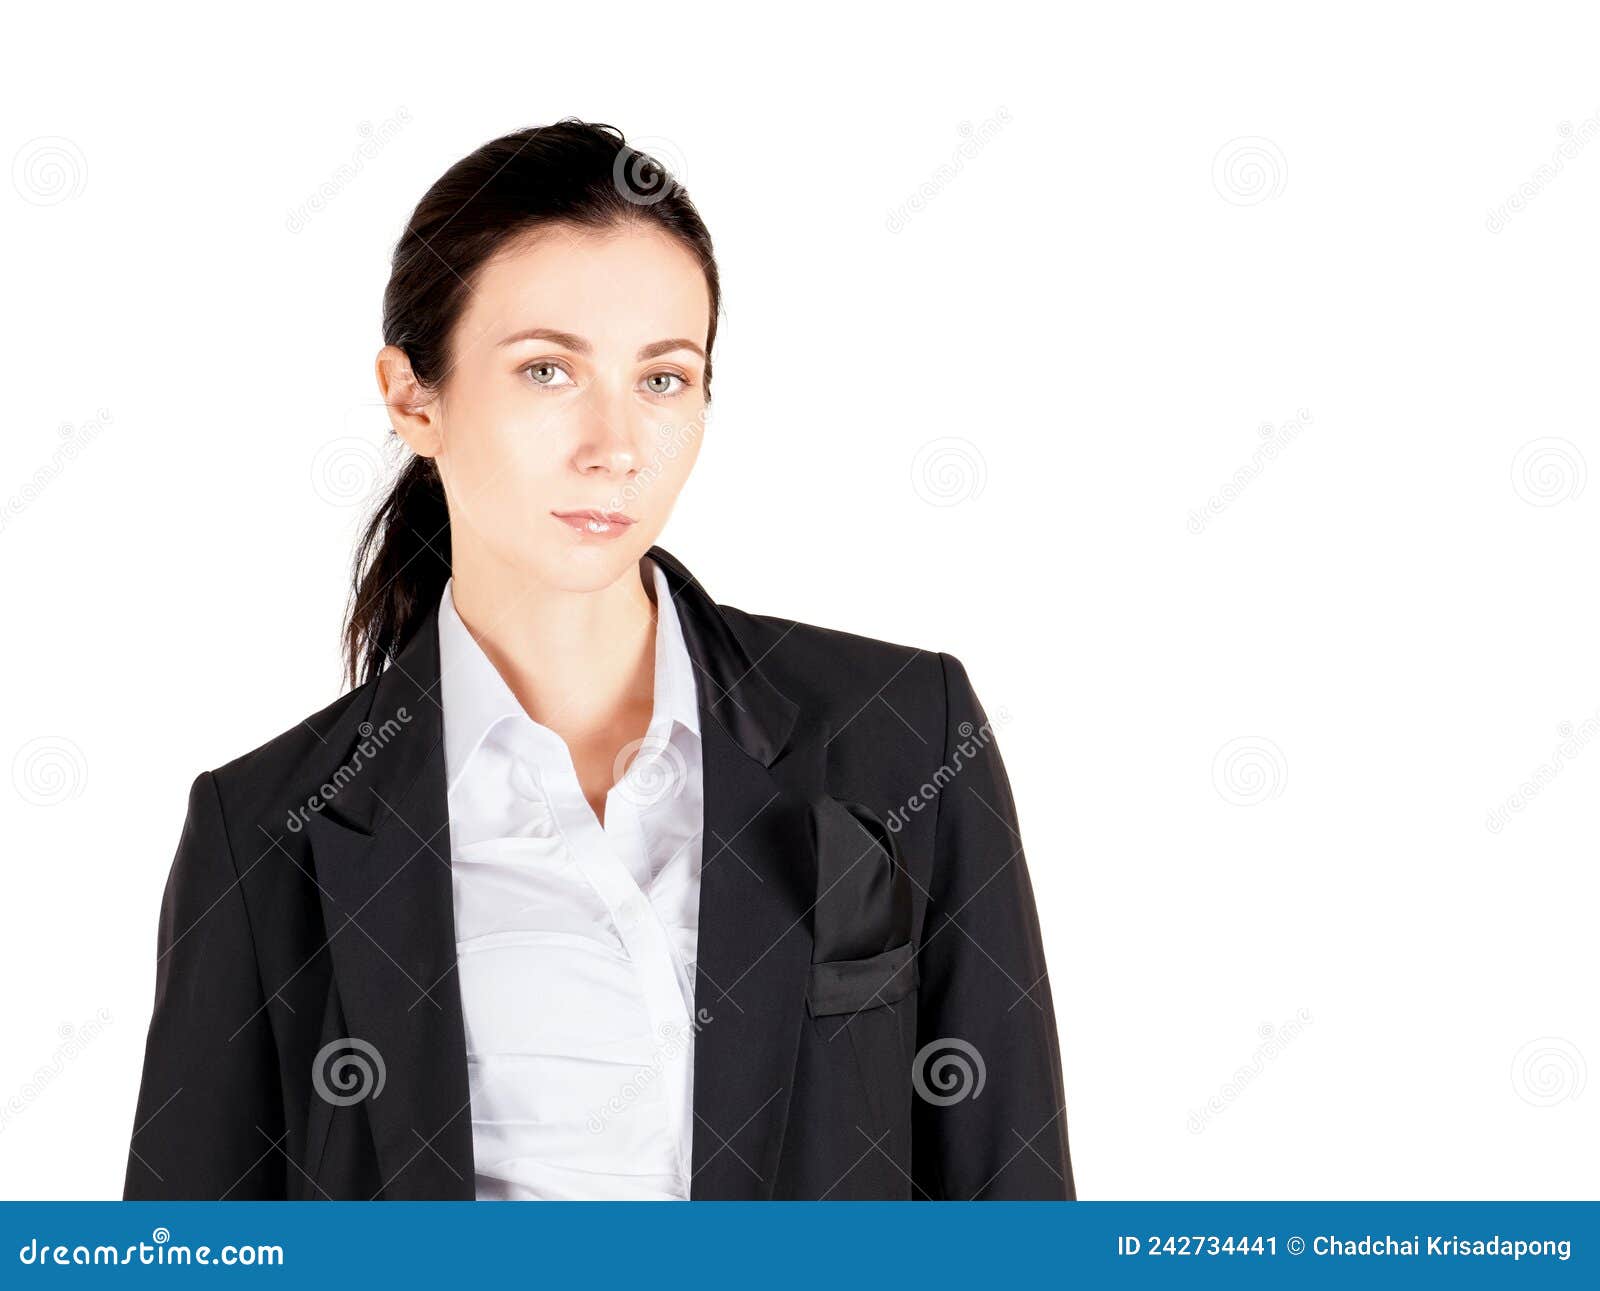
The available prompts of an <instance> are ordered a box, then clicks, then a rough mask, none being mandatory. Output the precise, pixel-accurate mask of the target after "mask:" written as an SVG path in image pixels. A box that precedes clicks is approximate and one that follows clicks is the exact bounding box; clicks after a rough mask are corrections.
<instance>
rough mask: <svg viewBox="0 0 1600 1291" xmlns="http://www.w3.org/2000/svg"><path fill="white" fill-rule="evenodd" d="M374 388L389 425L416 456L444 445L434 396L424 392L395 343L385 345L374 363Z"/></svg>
mask: <svg viewBox="0 0 1600 1291" xmlns="http://www.w3.org/2000/svg"><path fill="white" fill-rule="evenodd" d="M376 368H377V374H378V391H379V393H381V394H382V395H383V402H384V403H385V405H387V407H388V409H389V424H390V425H391V426H393V427H394V432H395V434H397V435H399V436H400V438H401V439H403V440H405V441H406V443H407V444H408V445H409V446H410V448H411V451H412V452H413V453H415V454H416V455H417V456H418V457H437V456H438V455H439V452H440V450H441V449H443V447H444V437H443V436H442V435H441V434H440V430H439V418H438V398H437V396H435V395H431V394H428V393H427V392H426V391H424V390H423V389H422V386H421V384H420V383H419V382H418V381H417V378H416V375H415V373H413V372H412V371H411V360H410V358H408V357H407V355H406V352H405V351H404V350H402V349H401V348H400V347H399V346H398V345H385V346H384V347H383V348H382V349H381V350H379V351H378V358H377V363H376Z"/></svg>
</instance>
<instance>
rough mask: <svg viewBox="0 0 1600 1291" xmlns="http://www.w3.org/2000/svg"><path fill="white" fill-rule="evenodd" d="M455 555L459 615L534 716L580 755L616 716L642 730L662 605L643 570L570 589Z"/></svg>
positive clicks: (454, 580) (612, 727) (615, 724)
mask: <svg viewBox="0 0 1600 1291" xmlns="http://www.w3.org/2000/svg"><path fill="white" fill-rule="evenodd" d="M452 563H453V566H454V568H453V570H452V582H451V588H450V594H451V598H452V600H453V601H454V602H455V607H456V612H457V613H458V614H459V615H460V616H461V621H462V622H463V623H465V624H466V626H467V630H468V631H469V632H471V633H472V636H473V638H474V639H475V640H476V641H477V643H478V645H479V646H480V647H481V648H482V650H483V652H484V654H486V655H487V656H488V657H489V660H490V662H492V663H493V664H494V666H495V668H496V670H497V671H498V672H499V673H500V676H501V677H502V678H504V679H505V682H506V685H507V686H508V687H510V689H511V692H512V693H513V694H514V695H515V696H516V697H517V700H518V701H519V702H520V703H521V705H522V707H523V709H524V710H525V711H526V712H527V714H528V716H530V717H531V718H533V720H534V721H536V722H538V723H540V724H541V725H543V726H547V727H549V728H550V729H551V730H553V731H555V732H556V733H557V734H558V735H560V736H561V737H562V738H563V739H565V740H566V742H567V744H568V746H569V747H570V748H572V749H573V751H574V757H575V760H576V755H577V748H578V746H580V745H582V744H583V743H585V742H587V741H592V740H594V739H595V738H597V737H599V736H601V735H602V734H603V733H605V732H609V731H614V730H615V729H616V728H617V727H618V726H619V724H620V725H622V726H624V727H631V726H633V725H637V726H639V727H640V730H641V733H642V731H643V728H644V727H646V726H648V724H649V720H650V713H651V708H652V702H653V698H654V690H655V604H654V600H653V598H652V596H651V595H650V594H649V593H648V592H647V590H646V585H645V582H644V579H643V572H644V571H643V569H641V568H640V567H638V566H635V567H632V568H630V570H629V572H628V573H626V574H624V575H623V576H622V577H621V578H619V579H617V580H616V582H614V583H612V584H611V585H610V586H608V587H602V588H599V589H597V590H594V591H568V590H566V589H565V588H560V587H554V586H551V585H549V584H547V583H541V582H537V581H534V580H533V579H531V578H529V577H528V576H527V575H526V574H525V573H522V572H520V571H510V570H507V569H505V568H504V567H503V566H500V567H491V566H487V565H485V564H483V563H480V562H476V561H473V560H471V559H470V558H468V559H466V560H462V559H456V560H453V562H452ZM641 713H642V715H643V717H642V721H640V720H638V717H639V714H641Z"/></svg>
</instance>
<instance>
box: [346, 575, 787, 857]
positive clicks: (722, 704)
mask: <svg viewBox="0 0 1600 1291" xmlns="http://www.w3.org/2000/svg"><path fill="white" fill-rule="evenodd" d="M645 555H646V557H648V558H649V559H650V560H653V561H654V562H655V563H656V565H657V566H658V568H659V569H660V571H661V573H662V574H663V575H664V576H665V579H666V583H667V586H668V588H669V591H670V594H671V597H672V604H673V605H674V606H675V607H676V608H677V610H678V624H679V628H680V630H681V632H682V636H683V643H684V645H685V647H687V650H688V654H689V658H690V661H691V662H692V664H693V666H694V673H695V679H696V683H697V688H698V690H699V692H700V693H699V707H700V708H701V710H703V711H704V712H707V713H709V714H710V715H711V717H712V718H713V719H714V720H715V721H716V722H717V723H719V724H720V725H721V726H722V728H723V729H724V730H725V731H726V732H727V733H728V735H729V736H730V737H731V738H732V739H733V741H734V742H735V743H736V744H737V745H738V746H739V747H740V748H741V749H743V750H744V751H745V752H746V753H748V754H749V755H750V756H751V757H753V758H754V759H755V760H756V761H757V762H759V763H761V765H762V766H764V767H770V766H771V765H772V764H773V762H774V761H776V760H777V758H778V755H779V754H781V753H782V752H783V751H784V749H785V748H786V747H787V745H788V743H789V740H790V738H791V736H792V735H793V732H794V728H795V722H796V720H797V717H798V714H799V706H798V705H797V704H796V703H795V702H794V701H793V700H792V699H790V698H789V697H788V696H787V695H785V694H784V693H783V692H782V691H781V690H779V689H778V688H777V686H775V685H774V684H773V683H772V682H771V681H770V680H769V679H768V678H767V677H766V676H765V675H764V674H763V673H762V672H761V670H760V669H759V667H758V666H757V663H756V661H755V660H754V659H752V658H751V655H750V652H749V650H748V649H747V648H746V647H745V645H744V644H743V642H742V641H741V640H740V639H739V637H738V635H737V633H736V632H735V631H734V629H733V626H732V624H731V623H730V622H729V621H728V619H727V617H726V616H725V615H724V614H723V612H722V608H721V607H720V606H719V605H718V604H717V603H716V602H715V601H714V600H712V599H711V597H710V596H709V595H708V594H707V593H706V590H705V589H704V588H703V587H702V586H701V585H700V583H699V581H698V580H697V579H696V578H695V577H694V575H693V574H691V573H690V572H689V570H688V569H687V568H686V567H685V566H684V565H683V563H682V562H681V561H679V560H678V559H677V557H675V556H673V555H672V554H671V553H670V552H668V551H666V550H665V549H663V548H661V547H651V548H650V549H649V551H647V552H646V553H645ZM440 608H441V604H440V602H435V603H434V604H432V605H431V606H430V607H429V608H428V611H427V613H426V614H425V615H424V617H423V618H422V619H421V621H420V622H419V623H418V624H417V627H416V629H415V631H413V632H412V634H411V637H410V639H409V640H408V641H407V643H406V644H405V646H404V647H402V649H401V650H400V652H399V654H398V655H397V656H396V657H395V658H394V659H393V660H392V661H391V662H390V664H389V666H388V667H387V668H385V669H384V671H383V672H382V673H380V674H379V676H378V678H377V681H376V683H375V685H374V686H373V689H372V696H371V699H370V700H369V702H368V703H366V704H365V705H362V704H356V705H354V706H353V709H352V710H350V711H347V713H346V715H345V719H344V723H343V725H344V726H348V727H354V730H351V731H341V730H340V729H339V728H335V732H334V734H333V736H332V737H328V736H325V737H324V738H325V739H326V740H327V746H328V750H329V751H331V754H336V755H337V756H336V759H335V757H333V756H330V758H328V759H325V765H324V766H323V767H321V768H320V774H319V775H318V777H317V782H318V783H319V784H321V785H333V786H334V787H335V788H336V789H337V790H338V791H337V793H336V794H335V795H334V796H333V797H331V798H330V799H329V800H328V805H327V808H326V810H327V812H329V813H330V814H332V815H333V816H335V817H337V818H340V819H343V820H345V821H347V822H348V823H349V824H350V825H352V826H353V827H355V828H356V829H359V830H360V831H362V832H363V833H368V834H370V833H373V832H375V831H376V830H377V829H378V828H379V827H380V826H381V825H382V823H383V820H384V818H385V817H386V816H387V815H388V814H389V812H390V811H391V810H392V809H393V807H394V804H395V802H396V800H397V799H399V798H402V797H404V795H405V794H406V792H407V791H408V790H409V789H410V788H411V787H412V786H413V785H414V784H415V782H416V779H417V777H418V775H419V774H420V773H421V772H422V770H423V767H424V766H425V764H426V763H427V762H428V760H429V759H430V757H432V756H433V755H434V754H435V753H437V752H440V751H441V748H442V744H443V740H444V722H443V712H444V703H443V699H442V695H441V688H440V651H439V614H440ZM658 675H659V673H658ZM356 710H359V711H356ZM352 717H353V719H354V720H352ZM699 724H700V723H699V722H698V721H697V722H696V723H695V725H696V726H697V727H698V726H699ZM401 730H404V732H405V738H404V739H403V740H396V739H394V736H395V735H396V734H397V733H398V732H399V731H401ZM339 735H346V736H348V737H349V738H348V739H344V740H341V739H340V738H338V736H339ZM363 743H365V744H366V745H367V746H369V748H370V749H372V750H373V751H371V752H369V754H368V758H369V760H370V768H371V769H370V771H369V772H368V773H367V774H365V775H355V776H352V773H351V772H350V771H349V769H348V768H349V766H350V763H351V762H352V761H355V762H360V757H359V754H360V750H361V746H362V744H363ZM352 745H353V746H354V747H352ZM390 748H392V749H393V752H392V754H391V755H386V754H385V752H384V751H385V750H386V749H390ZM354 779H359V780H361V782H362V783H361V784H360V785H359V786H356V791H355V792H350V791H349V787H348V786H347V782H353V780H354ZM363 790H365V791H363Z"/></svg>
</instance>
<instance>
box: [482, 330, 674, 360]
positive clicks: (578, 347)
mask: <svg viewBox="0 0 1600 1291" xmlns="http://www.w3.org/2000/svg"><path fill="white" fill-rule="evenodd" d="M518 341H552V342H554V343H555V344H557V345H559V346H562V347H563V348H564V349H568V350H571V351H572V352H573V353H574V354H591V353H593V352H594V346H592V345H590V344H589V342H588V341H586V340H584V339H583V337H581V336H578V335H576V334H574V333H572V332H563V331H560V330H558V329H556V328H554V327H528V328H524V329H523V330H522V331H520V332H513V333H512V334H511V335H510V336H507V337H505V338H504V339H502V340H501V341H500V344H501V345H502V346H504V345H515V344H516V343H517V342H518ZM673 350H690V351H692V352H693V353H695V354H698V355H699V356H700V357H701V358H702V359H704V358H705V356H706V352H705V350H704V349H702V348H701V347H700V346H698V345H696V344H695V343H694V342H693V341H691V340H688V339H686V338H684V337H682V336H675V337H673V338H672V339H671V340H667V341H652V342H650V344H649V345H645V346H641V347H640V349H639V355H638V357H639V358H641V359H653V358H656V357H657V356H658V355H662V354H669V353H671V352H672V351H673Z"/></svg>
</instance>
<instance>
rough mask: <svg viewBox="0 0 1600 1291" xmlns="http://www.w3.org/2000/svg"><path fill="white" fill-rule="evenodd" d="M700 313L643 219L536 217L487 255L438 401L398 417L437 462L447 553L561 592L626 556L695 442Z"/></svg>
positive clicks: (694, 274)
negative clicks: (583, 222) (599, 225)
mask: <svg viewBox="0 0 1600 1291" xmlns="http://www.w3.org/2000/svg"><path fill="white" fill-rule="evenodd" d="M709 323H710V293H709V291H708V290H707V286H706V279H705V273H704V271H703V270H702V268H701V266H700V263H699V260H698V259H697V258H696V256H695V255H694V253H693V252H691V251H690V250H689V249H688V248H687V247H685V246H684V245H683V244H682V243H681V242H679V241H678V240H677V239H675V238H673V237H671V236H670V235H668V234H666V233H663V232H660V231H659V230H657V229H655V228H653V227H650V226H622V227H619V228H617V229H615V230H607V231H595V230H588V229H581V228H577V227H575V226H569V225H556V226H550V225H546V226H544V227H543V228H541V229H539V230H537V231H536V232H534V233H533V234H531V235H529V236H528V237H527V238H524V239H521V240H519V241H517V242H515V243H514V244H509V245H508V246H507V247H506V248H503V249H502V251H501V252H500V253H499V254H498V255H497V256H495V257H494V258H493V259H491V260H490V261H489V262H488V263H486V264H485V265H484V267H483V269H482V271H481V272H480V274H479V275H478V278H477V280H476V282H475V283H474V284H473V290H472V292H471V295H470V297H469V301H468V304H467V306H466V309H465V310H464V312H463V314H462V317H461V319H460V321H459V322H458V324H457V327H456V331H455V335H454V337H453V339H452V353H453V356H454V364H453V366H452V368H451V370H450V372H449V373H448V375H447V376H446V377H445V379H444V381H443V382H442V383H441V384H440V389H439V393H438V397H437V398H436V399H435V401H434V402H433V403H432V404H431V405H428V406H427V407H426V408H425V410H424V411H422V412H420V413H419V414H418V415H416V416H415V417H414V418H412V417H405V418H400V419H397V423H396V429H397V430H399V431H400V433H401V434H402V435H403V436H404V437H405V439H406V441H407V442H408V443H409V444H410V445H411V447H412V448H413V449H415V450H416V451H417V452H418V453H421V454H422V455H424V456H430V457H433V458H434V459H435V461H436V463H437V465H438V468H439V475H440V478H441V480H442V481H443V483H444V488H445V495H446V497H447V499H448V501H449V506H450V528H451V543H452V548H453V552H452V556H453V561H452V563H453V564H455V566H456V567H457V568H458V569H460V568H464V567H466V566H465V564H464V562H466V561H471V562H473V563H475V564H478V565H480V566H484V565H486V566H488V567H491V568H496V567H497V568H496V573H497V574H498V575H500V576H507V575H509V576H510V577H513V578H516V579H519V580H520V579H522V578H525V577H526V578H535V579H538V580H540V581H542V582H545V583H547V584H550V585H553V586H556V587H560V588H563V589H565V590H569V591H593V590H596V589H598V588H601V587H605V586H608V585H610V584H611V583H612V582H614V581H615V580H616V579H618V578H620V577H621V576H622V575H623V574H624V573H625V572H627V571H628V570H630V569H632V568H634V567H636V566H637V564H638V561H639V558H640V557H641V556H642V555H643V554H644V552H645V551H646V550H647V549H648V548H649V547H650V545H651V544H652V543H654V542H655V540H656V537H657V535H658V534H659V533H660V532H661V529H662V527H663V526H664V525H665V524H666V521H667V517H668V515H670V514H671V511H672V506H673V503H674V502H675V501H676V500H677V497H678V492H679V490H680V489H681V488H682V487H683V484H684V481H685V480H686V479H687V478H688V475H689V471H690V468H691V467H693V465H694V461H695V457H696V455H697V454H698V452H699V448H700V436H701V432H702V430H703V429H704V421H705V410H706V401H705V354H704V346H705V343H706V336H707V329H708V326H709ZM384 353H385V354H391V355H397V354H398V353H399V352H398V351H394V350H392V349H389V348H386V349H385V351H384ZM383 366H384V364H383V356H382V355H380V359H379V368H380V381H382V380H383V377H382V375H381V373H382V370H383ZM385 397H386V398H389V392H388V391H387V390H386V391H385ZM390 401H391V403H392V402H393V400H392V399H391V400H390ZM492 576H494V575H491V577H492Z"/></svg>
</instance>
